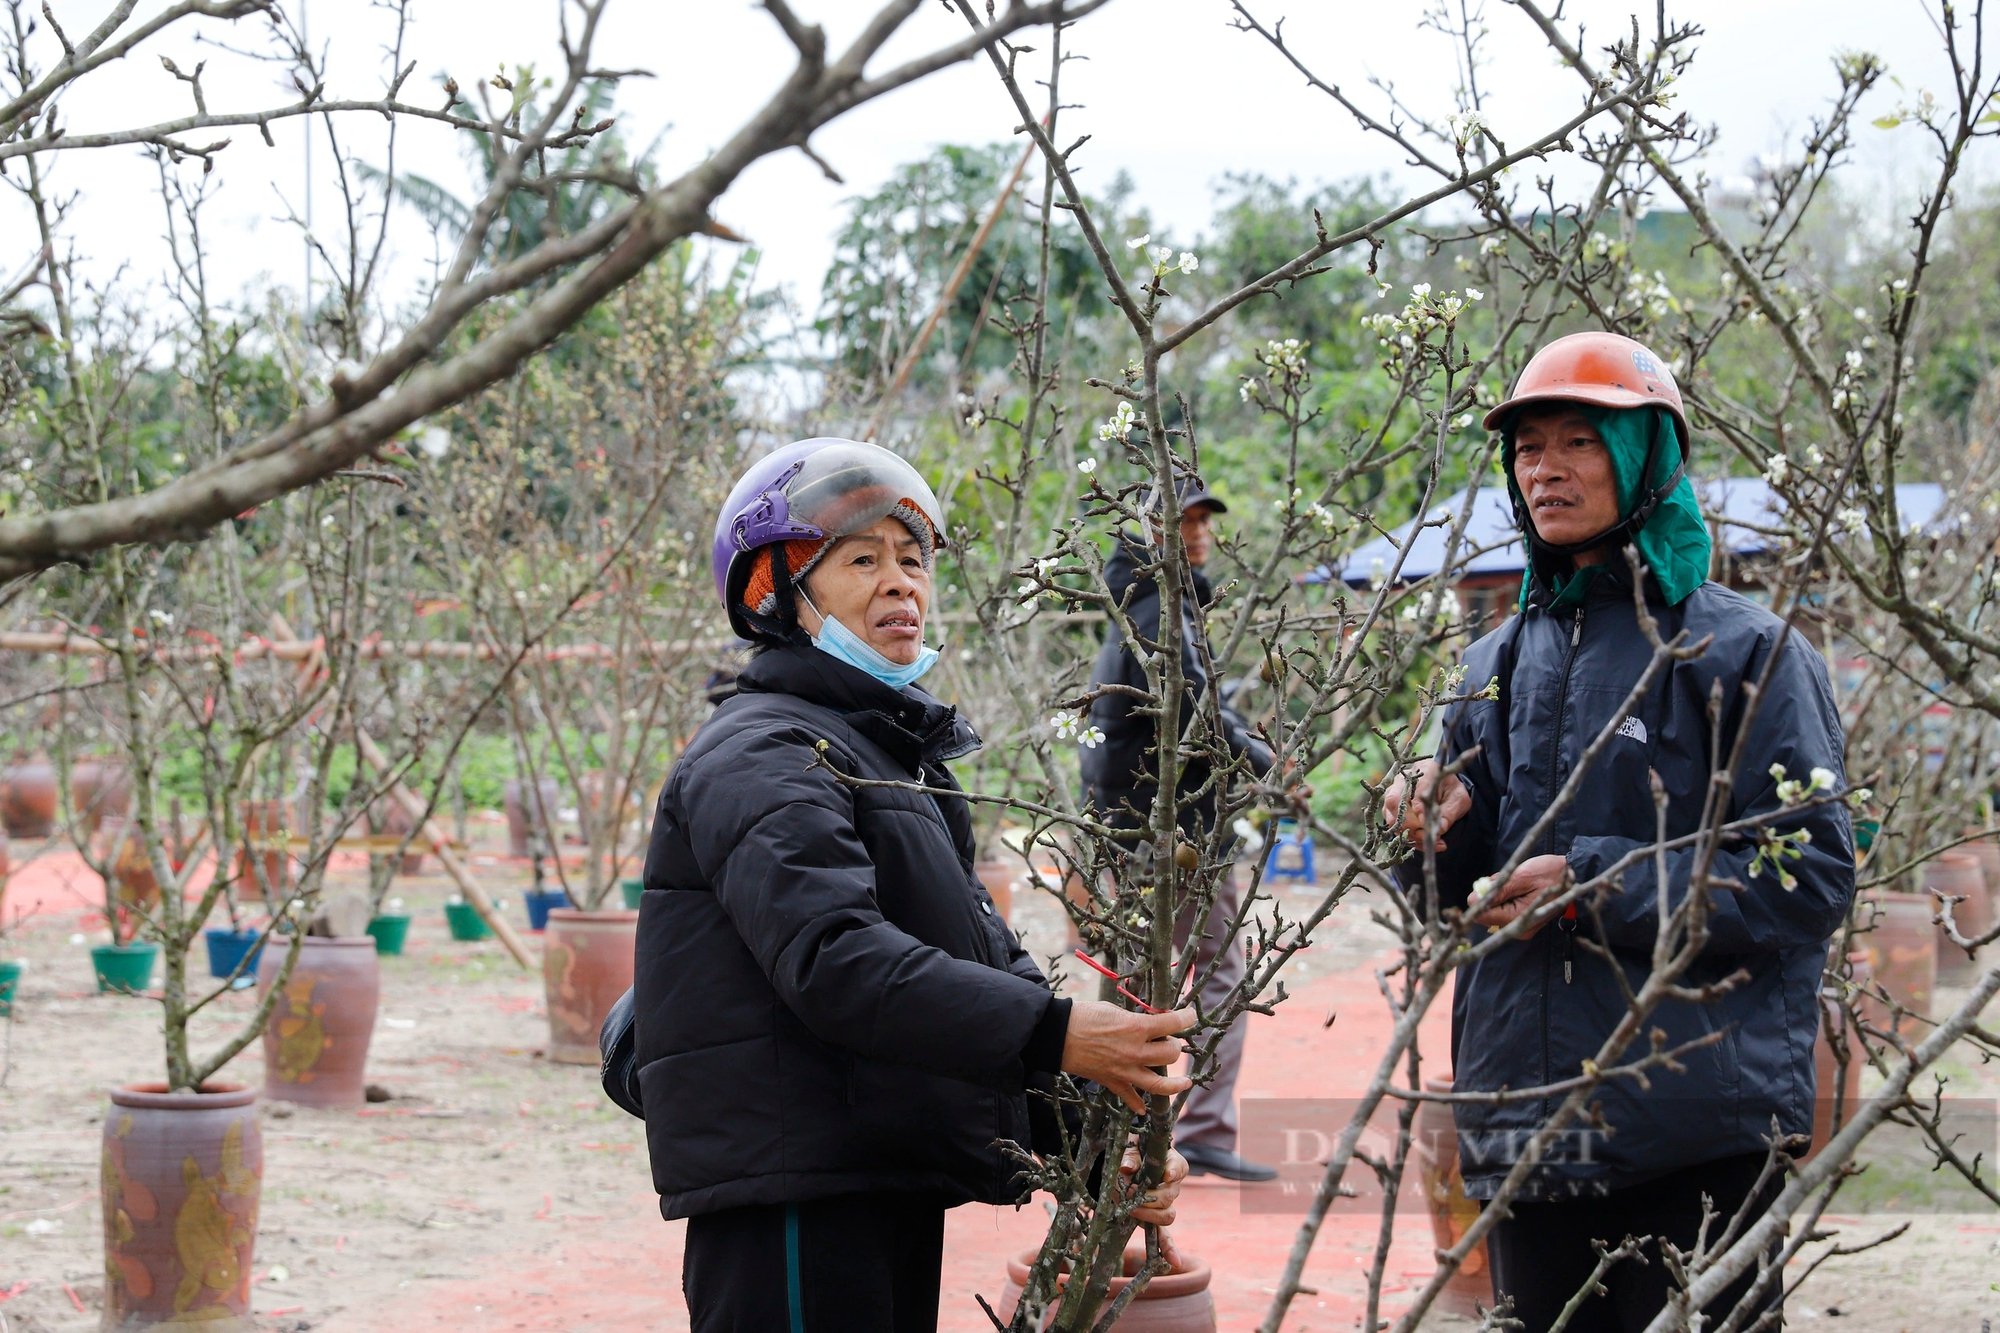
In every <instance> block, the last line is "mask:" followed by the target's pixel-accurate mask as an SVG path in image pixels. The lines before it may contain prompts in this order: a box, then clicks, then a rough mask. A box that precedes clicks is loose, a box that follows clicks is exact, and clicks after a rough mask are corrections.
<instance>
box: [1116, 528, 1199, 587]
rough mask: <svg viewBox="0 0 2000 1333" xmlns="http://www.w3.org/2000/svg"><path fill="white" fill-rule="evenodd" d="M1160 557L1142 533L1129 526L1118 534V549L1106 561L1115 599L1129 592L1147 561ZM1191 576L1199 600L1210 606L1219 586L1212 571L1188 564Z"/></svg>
mask: <svg viewBox="0 0 2000 1333" xmlns="http://www.w3.org/2000/svg"><path fill="white" fill-rule="evenodd" d="M1159 558H1160V553H1159V552H1158V551H1156V550H1154V549H1153V548H1152V546H1151V545H1150V544H1149V543H1147V542H1146V541H1145V540H1143V539H1142V538H1141V537H1140V536H1139V534H1138V533H1136V532H1134V531H1132V529H1130V528H1126V529H1124V530H1123V531H1121V532H1120V533H1119V534H1118V549H1117V550H1115V551H1113V552H1112V553H1111V558H1110V559H1109V560H1107V561H1105V562H1104V582H1105V584H1106V586H1107V589H1108V590H1109V591H1110V593H1111V596H1112V599H1113V600H1114V601H1115V600H1118V599H1119V598H1122V597H1123V596H1124V595H1125V589H1126V588H1127V587H1129V586H1130V585H1131V584H1132V583H1133V582H1134V581H1135V580H1136V579H1137V578H1138V577H1139V570H1140V568H1141V567H1142V566H1144V565H1149V564H1152V563H1153V562H1155V561H1157V560H1158V559H1159ZM1188 577H1189V579H1190V580H1191V581H1192V582H1193V583H1194V594H1195V600H1196V601H1198V602H1200V603H1201V605H1202V606H1204V607H1206V606H1207V605H1208V604H1209V603H1210V602H1212V601H1214V600H1215V586H1214V585H1213V584H1211V583H1210V582H1209V581H1208V575H1206V574H1204V573H1203V572H1202V571H1201V570H1199V569H1196V568H1194V567H1193V566H1192V565H1190V566H1189V567H1188Z"/></svg>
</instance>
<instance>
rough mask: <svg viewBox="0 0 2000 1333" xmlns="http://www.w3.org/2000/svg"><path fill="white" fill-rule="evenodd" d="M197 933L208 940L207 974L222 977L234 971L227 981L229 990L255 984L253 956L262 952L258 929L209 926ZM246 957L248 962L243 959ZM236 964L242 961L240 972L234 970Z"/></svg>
mask: <svg viewBox="0 0 2000 1333" xmlns="http://www.w3.org/2000/svg"><path fill="white" fill-rule="evenodd" d="M201 934H202V938H203V939H205V940H207V941H208V974H209V975H210V976H212V977H226V976H229V975H230V974H232V973H234V974H235V976H236V980H234V981H232V982H230V983H229V985H230V989H232V990H244V989H246V988H248V987H250V986H254V985H256V984H257V959H258V958H259V957H260V956H261V955H262V954H263V952H264V942H263V939H262V937H261V932H259V931H255V930H231V929H230V928H229V927H228V926H211V927H209V928H208V929H207V930H204V931H203V932H202V933H201ZM246 958H247V959H249V961H248V962H244V959H246ZM238 964H242V968H243V970H242V971H241V972H238V971H237V970H236V969H237V965H238Z"/></svg>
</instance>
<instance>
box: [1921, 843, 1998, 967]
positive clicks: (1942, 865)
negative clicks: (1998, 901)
mask: <svg viewBox="0 0 2000 1333" xmlns="http://www.w3.org/2000/svg"><path fill="white" fill-rule="evenodd" d="M1990 888H1991V885H1990V884H1989V883H1988V882H1987V879H1986V874H1985V872H1984V871H1983V870H1981V869H1980V866H1979V858H1978V857H1977V856H1975V855H1974V854H1973V853H1971V852H1969V851H1952V852H1943V853H1941V854H1939V855H1938V856H1937V857H1936V858H1934V859H1933V860H1930V861H1927V862H1925V863H1924V892H1925V893H1926V894H1944V895H1946V896H1948V897H1952V898H1963V899H1964V900H1965V901H1964V902H1960V903H1954V904H1952V909H1951V919H1952V922H1953V924H1955V925H1956V926H1957V927H1958V933H1959V934H1961V935H1963V936H1965V937H1966V938H1967V939H1977V938H1978V937H1979V936H1981V935H1984V934H1985V933H1986V931H1987V928H1988V927H1989V926H1990V925H1991V924H1992V921H1993V909H1992V905H1991V899H1990V898H1989V896H1988V894H1989V890H1990ZM1941 907H1942V903H1941V902H1940V901H1938V900H1937V899H1935V898H1934V899H1932V901H1931V911H1932V912H1933V913H1936V912H1937V911H1939V910H1940V909H1941ZM1936 929H1937V933H1938V975H1939V976H1940V977H1943V978H1945V979H1947V980H1951V981H1961V980H1964V979H1965V978H1966V977H1969V976H1971V975H1972V973H1973V971H1974V965H1973V960H1972V959H1971V958H1969V957H1967V956H1966V952H1965V950H1963V949H1961V948H1959V947H1958V946H1957V945H1956V944H1953V943H1952V942H1951V940H1950V939H1949V938H1948V937H1947V936H1946V935H1945V933H1944V927H1943V926H1939V927H1937V928H1936Z"/></svg>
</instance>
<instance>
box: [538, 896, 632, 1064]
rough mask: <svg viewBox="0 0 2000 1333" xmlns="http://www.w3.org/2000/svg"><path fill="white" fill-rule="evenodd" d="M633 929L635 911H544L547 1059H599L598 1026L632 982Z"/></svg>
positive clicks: (589, 1061)
mask: <svg viewBox="0 0 2000 1333" xmlns="http://www.w3.org/2000/svg"><path fill="white" fill-rule="evenodd" d="M638 932H639V914H638V913H637V912H619V911H600V912H583V911H578V910H576V909H575V908H566V907H558V908H556V909H555V910H554V911H552V912H550V913H549V928H548V932H547V936H546V938H545V939H544V940H543V943H542V986H543V989H544V990H545V991H546V993H547V996H548V1007H549V1059H551V1060H555V1061H558V1062H560V1063H563V1064H574V1065H594V1064H596V1063H598V1061H599V1059H600V1056H599V1054H598V1050H597V1030H598V1028H600V1027H602V1026H603V1024H604V1016H605V1015H606V1014H608V1013H610V1012H611V1006H612V1005H613V1004H615V1003H617V1001H618V997H619V996H621V995H623V994H624V993H625V991H626V989H627V988H628V987H630V986H631V984H632V947H633V941H634V940H635V938H636V937H637V935H638Z"/></svg>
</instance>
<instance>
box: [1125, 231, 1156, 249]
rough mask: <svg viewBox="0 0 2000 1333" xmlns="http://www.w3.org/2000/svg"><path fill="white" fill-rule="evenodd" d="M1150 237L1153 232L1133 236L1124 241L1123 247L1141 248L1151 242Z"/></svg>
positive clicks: (1151, 237)
mask: <svg viewBox="0 0 2000 1333" xmlns="http://www.w3.org/2000/svg"><path fill="white" fill-rule="evenodd" d="M1152 239H1153V234H1152V233H1151V232H1147V233H1146V234H1145V235H1144V236H1134V237H1133V238H1132V239H1131V240H1129V241H1127V242H1125V248H1126V249H1127V250H1143V249H1145V248H1146V246H1147V245H1148V244H1150V243H1151V242H1152Z"/></svg>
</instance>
